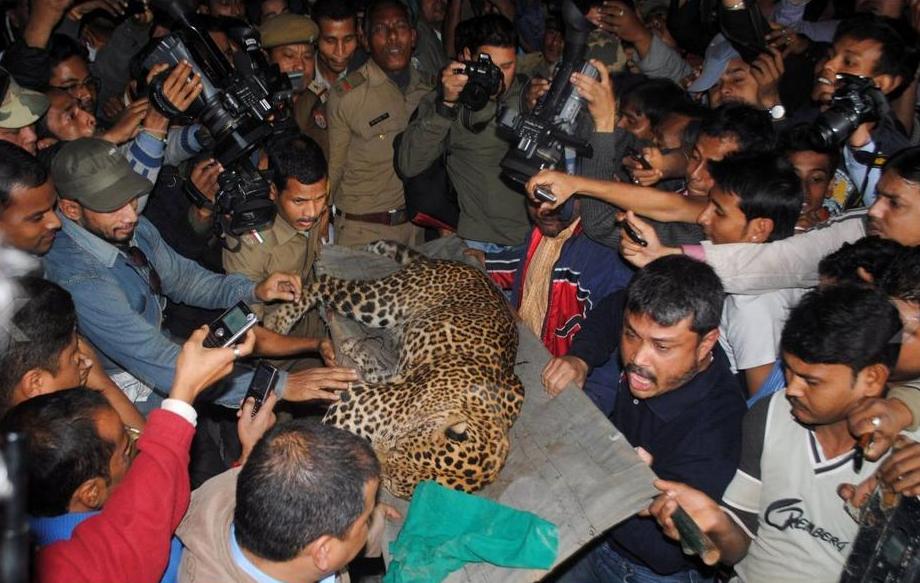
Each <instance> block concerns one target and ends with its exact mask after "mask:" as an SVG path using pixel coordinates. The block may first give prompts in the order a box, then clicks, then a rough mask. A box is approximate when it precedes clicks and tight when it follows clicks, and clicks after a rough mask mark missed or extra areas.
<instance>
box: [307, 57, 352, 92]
mask: <svg viewBox="0 0 920 583" xmlns="http://www.w3.org/2000/svg"><path fill="white" fill-rule="evenodd" d="M314 61H315V62H314V65H313V82H314V83H318V84H319V86H320V87H322V88H323V89H325V90H327V91H328V90H329V89H332V84H331V83H329V81H326V78H325V77H323V72H322V71H320V70H319V51H316V58H315V59H314ZM347 75H348V68H346V69H345V70H344V71H342V72H341V73H339V74H338V76H337V77H336V81H341V80H342V79H344V78H345V77H346V76H347Z"/></svg>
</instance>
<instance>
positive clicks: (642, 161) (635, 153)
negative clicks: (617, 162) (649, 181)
mask: <svg viewBox="0 0 920 583" xmlns="http://www.w3.org/2000/svg"><path fill="white" fill-rule="evenodd" d="M626 155H627V156H629V157H630V158H632V159H634V160H635V161H636V162H638V163H639V165H640V166H642V168H644V169H645V170H651V169H652V165H651V164H650V163H649V161H648V159H647V158H646V157H645V155H644V154H643V153H642V152H640V151H639V150H637V149H635V148H627V150H626Z"/></svg>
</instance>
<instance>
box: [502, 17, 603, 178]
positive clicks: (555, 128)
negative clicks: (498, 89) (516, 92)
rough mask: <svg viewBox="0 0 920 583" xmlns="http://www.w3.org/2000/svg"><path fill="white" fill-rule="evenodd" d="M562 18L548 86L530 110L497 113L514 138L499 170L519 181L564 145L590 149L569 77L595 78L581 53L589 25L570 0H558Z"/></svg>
mask: <svg viewBox="0 0 920 583" xmlns="http://www.w3.org/2000/svg"><path fill="white" fill-rule="evenodd" d="M562 18H563V21H564V22H565V51H564V53H563V57H562V62H561V63H560V64H559V67H558V69H557V70H556V74H555V77H554V78H553V83H552V85H550V88H549V91H548V92H547V93H546V95H544V96H543V98H542V99H541V100H540V101H539V102H538V103H537V105H536V107H535V108H534V110H533V112H531V113H527V114H525V113H518V112H515V111H512V110H505V112H504V113H502V114H501V115H500V116H499V119H498V126H499V129H500V130H501V131H503V132H505V133H506V134H510V136H511V139H512V140H513V141H516V143H515V145H514V146H513V147H512V148H511V149H510V150H509V151H508V153H507V154H506V155H505V157H504V158H503V159H502V161H501V167H502V170H503V173H504V174H505V175H506V176H507V177H508V178H510V179H512V180H514V181H516V182H519V183H522V184H523V183H525V182H527V181H528V180H529V179H530V177H531V176H533V175H534V174H536V173H537V172H539V171H540V170H542V169H544V168H555V167H557V166H558V165H559V163H560V162H561V161H562V159H563V156H564V153H565V148H566V147H570V148H573V149H574V150H575V151H576V153H577V154H579V155H583V156H590V155H591V153H592V152H591V147H590V145H589V144H588V136H589V133H590V127H591V126H590V124H591V119H590V116H586V115H583V114H584V113H585V108H584V99H582V97H581V96H580V95H578V90H577V89H576V88H575V87H574V86H572V84H571V83H570V82H569V78H570V77H571V76H572V73H574V72H576V71H577V72H579V73H582V74H584V75H590V76H592V77H594V78H595V79H599V78H600V74H599V72H598V71H597V69H595V68H594V67H593V66H592V65H591V64H590V63H587V62H585V58H584V57H585V52H586V50H587V41H588V33H589V32H590V31H591V28H592V25H591V23H590V22H589V21H588V19H587V18H585V16H584V14H583V13H582V11H581V10H580V9H579V8H578V7H577V6H576V5H575V3H574V2H573V1H572V0H564V1H563V3H562Z"/></svg>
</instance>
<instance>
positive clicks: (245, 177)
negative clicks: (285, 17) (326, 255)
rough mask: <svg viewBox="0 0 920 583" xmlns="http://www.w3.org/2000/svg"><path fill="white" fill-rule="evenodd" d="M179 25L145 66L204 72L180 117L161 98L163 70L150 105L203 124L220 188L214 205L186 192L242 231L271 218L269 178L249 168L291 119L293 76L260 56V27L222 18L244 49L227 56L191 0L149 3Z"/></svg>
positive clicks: (222, 224) (223, 223)
mask: <svg viewBox="0 0 920 583" xmlns="http://www.w3.org/2000/svg"><path fill="white" fill-rule="evenodd" d="M153 3H154V5H155V7H156V8H158V9H160V10H163V11H165V12H166V13H167V14H168V15H169V16H170V17H172V18H173V19H174V20H175V22H176V25H175V26H174V27H173V31H172V32H171V33H170V34H168V35H166V36H164V37H162V38H161V39H159V40H157V41H156V42H155V44H153V45H152V47H150V48H149V49H148V52H147V53H146V55H145V57H144V59H143V64H144V68H145V69H147V70H150V69H151V68H152V67H154V66H155V65H157V64H159V63H167V64H169V65H171V66H175V65H177V64H179V63H180V62H182V61H186V62H188V63H189V64H190V65H191V67H192V70H193V72H195V73H197V74H198V75H199V76H200V77H201V84H202V91H201V94H200V95H199V96H198V97H197V98H196V99H195V101H193V102H192V104H191V105H190V106H189V107H188V110H187V111H186V112H185V114H183V113H182V112H179V111H178V110H176V109H175V108H174V107H173V106H172V104H171V103H170V102H169V100H168V99H167V98H166V97H165V96H164V95H163V82H164V81H165V79H166V77H167V76H168V74H169V72H168V71H166V72H163V73H161V74H160V75H158V76H157V77H156V78H154V79H153V81H152V82H151V83H150V87H149V89H148V93H149V97H150V100H151V102H152V103H153V104H154V106H155V107H157V109H159V110H160V111H162V112H163V113H164V114H165V115H167V116H168V117H170V118H178V117H183V116H189V117H192V118H195V119H197V120H199V121H200V122H201V124H202V125H203V126H204V127H205V128H207V130H208V133H209V134H210V137H211V139H212V140H213V157H214V158H215V159H216V160H217V161H218V162H220V164H221V165H222V166H223V167H224V169H225V170H224V172H223V173H222V174H221V176H220V177H219V178H218V184H219V186H220V191H219V192H218V194H217V196H216V198H215V201H214V203H213V204H212V203H211V202H210V201H209V200H208V199H207V197H205V196H204V195H203V194H202V193H201V192H199V191H198V189H197V188H195V187H194V185H192V184H191V182H188V183H187V184H186V192H187V193H188V194H189V196H190V197H191V198H192V200H193V202H195V204H197V205H198V206H203V207H207V208H213V210H214V212H215V214H216V216H217V217H219V220H218V221H217V222H216V224H217V225H218V227H219V228H220V229H221V230H223V231H225V232H229V233H230V234H231V235H234V236H239V235H241V234H243V233H245V232H247V231H251V230H254V229H258V228H259V227H262V226H264V225H267V224H269V223H271V222H272V220H273V219H274V217H275V205H274V203H273V202H272V200H271V199H270V198H269V196H268V193H269V190H270V186H269V183H268V181H267V180H266V179H265V178H264V177H262V175H261V174H260V173H259V172H258V170H256V168H255V166H254V165H253V160H252V156H253V153H254V152H255V151H256V150H257V149H258V148H259V147H260V146H261V145H263V144H264V143H265V142H266V141H267V140H268V139H269V138H270V137H271V136H272V135H274V133H275V127H276V126H279V125H283V124H284V123H285V121H286V120H287V118H288V117H290V115H289V113H290V107H289V105H290V101H291V98H292V87H291V82H290V79H289V78H288V77H287V76H286V75H284V74H282V73H281V72H280V69H279V68H278V66H277V65H271V64H269V63H268V61H267V60H266V59H265V56H264V55H263V53H262V47H261V44H260V43H259V34H258V32H257V31H256V30H255V29H254V28H252V27H251V26H249V25H248V24H246V23H244V22H242V21H237V20H234V19H224V20H222V21H221V22H222V29H223V31H224V32H225V33H226V34H227V36H228V37H229V38H230V39H231V40H232V41H234V42H235V43H236V44H237V45H238V46H239V47H241V49H242V50H240V51H237V52H236V53H235V54H234V57H233V61H234V62H233V65H231V64H230V62H228V61H227V59H226V57H225V56H224V54H223V53H222V52H221V51H220V49H219V48H218V47H217V45H216V44H215V43H214V41H213V40H212V39H211V37H210V35H209V34H208V32H207V29H206V26H205V25H204V24H203V21H202V20H200V17H198V16H196V15H195V14H194V12H195V4H194V3H193V2H192V3H188V0H154V2H153Z"/></svg>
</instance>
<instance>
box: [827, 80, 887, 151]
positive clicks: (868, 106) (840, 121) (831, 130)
mask: <svg viewBox="0 0 920 583" xmlns="http://www.w3.org/2000/svg"><path fill="white" fill-rule="evenodd" d="M837 81H838V87H837V90H836V91H834V96H833V97H832V98H831V106H830V107H829V108H828V109H827V110H825V111H824V112H823V113H821V115H819V116H818V119H816V120H815V122H814V124H812V134H813V136H814V138H815V141H816V142H817V143H818V144H820V145H822V146H824V147H826V148H831V147H836V146H839V145H840V144H842V143H843V142H844V141H846V139H847V138H849V137H850V134H852V133H853V132H854V131H856V128H858V127H859V125H860V124H862V123H864V122H867V121H878V120H879V119H881V118H882V116H883V115H885V113H887V111H888V99H887V98H886V97H885V94H884V93H882V90H881V89H879V88H878V87H876V86H875V82H874V81H873V80H872V79H871V78H869V77H860V76H858V75H850V74H849V73H838V74H837Z"/></svg>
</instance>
